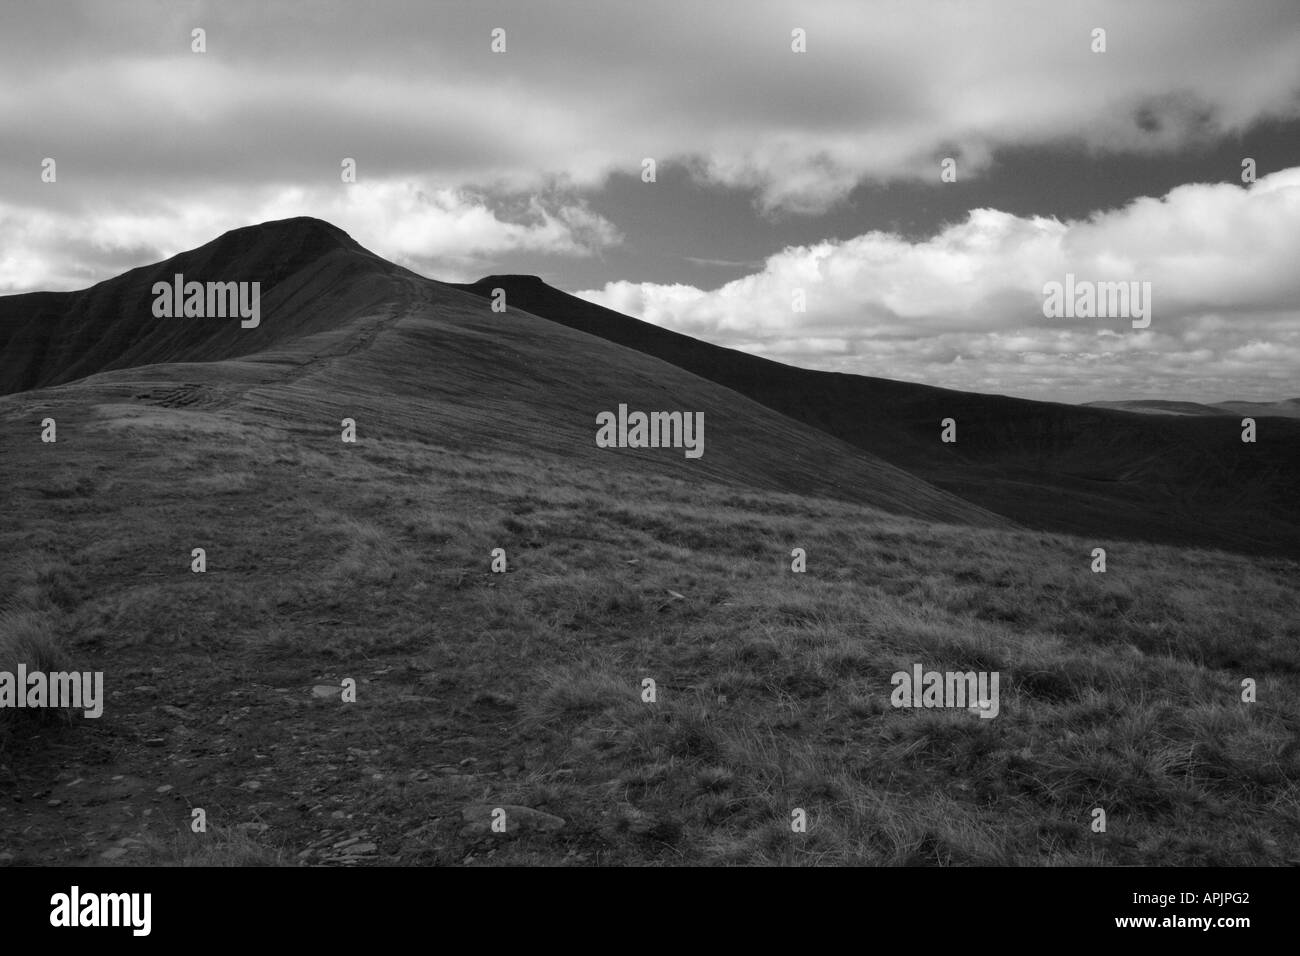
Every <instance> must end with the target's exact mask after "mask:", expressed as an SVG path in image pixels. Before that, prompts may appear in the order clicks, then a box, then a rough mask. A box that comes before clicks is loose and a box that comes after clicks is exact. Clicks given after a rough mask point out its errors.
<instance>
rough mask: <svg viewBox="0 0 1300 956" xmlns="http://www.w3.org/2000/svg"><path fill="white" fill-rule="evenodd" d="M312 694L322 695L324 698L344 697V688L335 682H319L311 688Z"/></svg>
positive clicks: (314, 695)
mask: <svg viewBox="0 0 1300 956" xmlns="http://www.w3.org/2000/svg"><path fill="white" fill-rule="evenodd" d="M311 695H312V696H313V697H320V698H322V699H328V698H330V697H342V696H343V688H342V687H339V686H336V685H334V684H317V685H316V686H315V687H313V688H312V689H311Z"/></svg>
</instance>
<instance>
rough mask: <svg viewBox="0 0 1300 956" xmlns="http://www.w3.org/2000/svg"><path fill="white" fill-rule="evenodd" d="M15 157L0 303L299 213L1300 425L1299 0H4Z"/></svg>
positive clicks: (655, 294)
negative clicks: (1111, 310)
mask: <svg viewBox="0 0 1300 956" xmlns="http://www.w3.org/2000/svg"><path fill="white" fill-rule="evenodd" d="M195 30H202V31H203V34H202V43H201V44H199V43H198V41H196V38H195V34H194V31H195ZM1098 30H1104V49H1100V48H1099V46H1100V41H1101V39H1102V38H1101V37H1100V35H1099V34H1098V33H1097V31H1098ZM494 31H504V32H503V33H495V34H494ZM200 45H201V46H202V50H199V49H197V48H196V47H198V46H200ZM494 45H495V47H496V49H494ZM0 129H2V130H3V135H0V294H11V293H18V292H26V291H33V290H38V289H56V290H68V289H78V288H84V287H86V286H89V285H92V284H93V283H95V282H98V281H101V280H103V279H106V278H109V277H111V276H113V275H116V274H119V273H121V272H123V271H125V270H127V269H129V268H133V267H135V266H138V265H142V264H145V263H148V262H153V261H157V260H159V259H162V258H166V257H168V256H170V255H174V254H175V253H177V252H180V251H183V250H185V249H189V248H193V247H195V246H198V245H201V244H203V243H205V242H207V241H209V240H211V239H212V238H214V237H216V236H217V235H219V234H220V233H222V232H224V231H226V230H228V229H232V228H236V227H239V226H245V225H249V224H251V223H256V222H263V221H266V220H271V219H281V218H286V217H289V216H297V215H311V216H316V217H318V218H321V219H325V220H328V221H330V222H333V223H334V224H336V225H338V226H339V227H341V228H343V229H345V230H346V231H347V232H349V233H350V234H351V235H352V236H353V237H354V238H355V239H356V240H357V241H358V242H360V243H361V244H362V245H364V246H366V247H367V248H369V249H372V250H373V251H375V252H377V253H379V254H380V255H383V256H385V257H386V258H389V259H391V260H393V261H396V262H399V263H401V264H402V265H405V266H408V267H410V268H412V269H414V270H415V271H417V272H420V273H422V274H424V275H428V276H431V277H434V278H439V279H445V280H449V281H472V280H474V279H477V278H479V277H480V276H483V275H486V274H490V273H502V272H510V273H533V274H537V275H540V276H542V278H544V279H545V280H546V281H548V282H550V283H551V284H553V285H556V286H558V287H560V288H562V289H564V290H566V291H570V292H573V293H575V294H578V295H580V296H582V297H583V298H586V299H589V300H591V301H593V302H598V303H600V304H602V305H606V306H608V307H610V308H614V309H617V310H619V311H622V312H626V313H628V314H631V315H635V316H637V317H639V318H643V319H645V320H647V321H650V322H654V323H656V324H659V325H662V326H665V327H668V328H672V329H675V330H677V331H681V332H685V333H687V334H689V335H694V336H697V337H699V338H703V339H706V340H708V341H712V342H716V343H718V344H721V345H726V346H730V347H734V348H741V349H744V350H746V351H749V352H752V353H754V354H758V355H762V356H765V357H767V358H772V359H776V360H778V361H783V362H788V363H791V364H795V365H800V366H803V367H807V368H817V369H827V370H833V371H842V372H855V373H860V374H867V375H880V376H884V377H888V378H895V379H904V380H908V381H917V382H926V383H929V384H934V385H941V386H945V387H949V388H960V389H967V390H973V391H982V392H998V393H1002V394H1009V395H1018V396H1023V397H1026V398H1036V399H1046V400H1054V401H1068V402H1082V401H1093V400H1105V399H1134V398H1160V399H1170V400H1192V401H1219V400H1227V399H1242V400H1261V401H1268V400H1278V399H1284V398H1291V397H1297V396H1300V268H1297V263H1300V3H1297V2H1296V0H1252V2H1249V3H1240V2H1237V3H1234V2H1226V0H1221V2H1215V3H1207V2H1203V0H1149V2H1143V3H1134V2H1132V0H1118V2H1091V0H1086V2H1075V3H1068V4H1067V3H1046V2H1041V0H1033V2H1016V0H1004V2H991V0H990V2H980V0H931V2H922V0H907V2H869V0H847V2H834V0H828V2H813V3H808V2H802V3H778V2H769V0H747V2H743V3H741V2H732V0H719V2H710V3H699V2H678V0H655V2H654V3H634V2H620V3H609V2H603V3H602V2H597V0H593V2H584V3H573V2H570V3H564V2H555V3H541V2H538V0H518V2H493V0H486V2H484V0H478V2H463V3H462V2H456V3H453V2H442V3H438V2H434V3H430V2H428V0H424V2H418V0H412V2H385V0H376V2H373V3H367V4H357V3H353V2H338V3H298V2H294V3H289V2H275V0H271V2H243V0H223V2H220V3H202V2H183V0H182V2H142V0H122V2H115V3H112V4H107V3H97V2H84V3H77V2H61V3H46V4H21V5H20V4H6V5H5V6H4V7H3V8H0ZM348 159H350V160H353V161H355V169H356V176H355V181H354V182H345V181H344V176H343V175H342V172H341V171H342V168H343V163H344V160H348ZM47 160H53V161H54V166H53V177H52V178H53V181H47V180H49V179H50V178H51V177H50V174H49V163H48V162H47ZM646 160H653V161H654V175H653V177H652V181H647V180H648V179H651V177H649V175H648V173H647V172H646ZM945 160H951V161H952V162H951V164H949V170H950V171H949V175H947V176H944V175H942V174H943V170H944V161H945ZM1247 160H1250V161H1251V163H1250V166H1251V170H1250V171H1247V170H1246V169H1245V168H1244V167H1243V163H1244V162H1246V161H1247ZM1252 172H1253V175H1251V174H1250V173H1252ZM1067 274H1071V275H1074V276H1075V277H1076V279H1078V280H1082V281H1085V282H1098V283H1101V282H1105V283H1112V282H1124V283H1138V287H1142V284H1143V283H1150V286H1149V289H1150V307H1151V316H1150V323H1149V325H1147V326H1146V327H1145V328H1136V327H1134V325H1133V322H1132V321H1131V320H1130V318H1129V317H1128V316H1113V315H1112V316H1102V317H1088V316H1083V317H1056V316H1048V315H1045V314H1044V309H1043V304H1044V298H1045V296H1044V288H1045V286H1046V285H1047V284H1048V283H1051V282H1064V280H1065V277H1066V275H1067Z"/></svg>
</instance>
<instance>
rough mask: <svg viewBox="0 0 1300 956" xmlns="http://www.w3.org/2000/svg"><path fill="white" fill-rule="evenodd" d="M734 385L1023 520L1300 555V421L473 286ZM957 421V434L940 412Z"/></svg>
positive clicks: (516, 283) (530, 289)
mask: <svg viewBox="0 0 1300 956" xmlns="http://www.w3.org/2000/svg"><path fill="white" fill-rule="evenodd" d="M459 288H463V289H465V290H466V291H468V292H472V293H474V294H476V295H480V296H490V295H491V294H492V290H493V289H496V288H501V289H504V290H505V292H506V300H507V302H508V303H509V304H510V305H511V306H512V307H514V308H518V309H523V310H525V311H527V312H530V313H532V314H534V315H538V316H542V317H544V318H547V319H550V320H551V321H553V322H558V323H562V324H564V325H567V326H569V327H570V328H573V329H577V330H580V331H582V332H586V333H589V334H591V335H598V336H601V337H602V338H605V339H607V340H609V341H611V342H616V343H618V344H619V345H623V346H626V347H628V348H632V349H636V350H638V351H640V352H643V353H645V354H647V355H653V356H655V357H656V358H659V359H662V360H664V361H666V362H670V363H672V364H673V365H676V366H677V367H679V368H682V369H685V370H686V371H689V372H692V373H694V374H696V375H699V376H702V377H704V378H708V379H710V380H711V381H714V382H717V383H718V384H720V385H722V386H724V387H726V388H729V389H733V390H735V391H736V392H738V393H740V394H742V395H745V396H747V397H749V398H751V399H753V400H754V401H756V402H759V403H761V404H763V405H765V406H767V407H768V408H771V409H773V410H774V411H778V412H780V413H781V414H783V415H787V416H789V417H790V418H793V419H795V420H796V421H800V422H803V423H805V424H807V425H810V426H812V427H813V428H816V429H818V430H820V431H822V432H825V433H826V434H828V435H832V436H834V437H836V438H838V439H840V440H842V441H845V442H848V443H849V444H851V445H853V446H855V447H857V448H859V449H862V450H863V451H865V452H869V453H870V454H873V455H876V456H879V457H880V458H882V459H884V460H886V461H888V462H891V463H892V464H894V465H896V466H898V467H900V468H903V469H905V470H907V471H910V472H912V473H913V474H916V475H917V476H918V477H920V478H922V479H924V480H925V481H926V482H928V483H930V484H932V485H935V486H937V487H939V488H943V489H945V490H947V491H950V492H952V493H953V494H956V495H959V496H961V497H963V498H965V499H966V500H968V501H971V502H974V503H975V504H977V505H979V506H980V507H982V508H986V509H988V510H989V511H992V512H995V513H997V514H1001V515H1004V516H1006V517H1008V518H1011V519H1012V520H1014V521H1016V522H1018V523H1019V524H1022V525H1025V526H1027V527H1032V528H1040V529H1044V530H1051V531H1060V532H1068V533H1074V534H1081V535H1086V536H1089V537H1092V538H1095V539H1096V540H1097V541H1098V543H1099V544H1100V543H1104V542H1106V541H1112V540H1124V539H1142V540H1151V541H1157V542H1162V543H1167V544H1177V545H1202V546H1215V547H1223V548H1229V549H1235V550H1241V551H1248V552H1249V551H1260V552H1267V553H1284V554H1292V555H1294V554H1298V553H1300V494H1297V492H1300V481H1298V480H1297V475H1300V421H1293V420H1271V421H1269V422H1268V423H1267V425H1266V426H1264V427H1261V429H1260V434H1259V437H1258V440H1257V442H1256V443H1255V444H1245V443H1242V441H1241V433H1240V427H1239V424H1238V423H1237V422H1235V421H1232V420H1229V419H1226V418H1223V419H1220V418H1211V417H1201V416H1195V417H1184V416H1172V415H1168V416H1160V417H1158V418H1157V417H1155V416H1151V415H1143V414H1137V413H1133V412H1127V411H1119V410H1114V409H1107V408H1092V407H1087V406H1082V407H1081V406H1073V405H1065V404H1057V403H1053V402H1035V401H1029V400H1026V399H1018V398H1008V397H1005V396H1001V395H983V394H976V393H969V392H959V391H954V390H951V389H943V388H935V387H931V386H926V385H915V384H911V383H906V382H895V381H890V380H888V379H882V378H872V377H868V376H859V375H847V374H842V373H833V372H818V371H811V370H807V369H801V368H795V367H793V366H789V365H783V364H781V363H779V362H773V361H770V360H768V359H763V358H758V357H756V356H752V355H748V354H745V353H743V352H738V351H736V350H734V349H727V348H723V347H721V346H717V345H711V344H709V343H706V342H701V341H698V340H696V339H693V338H690V337H689V336H686V335H681V334H679V333H676V332H672V331H670V330H668V329H663V328H659V327H658V326H655V325H652V324H650V323H647V322H642V321H640V320H637V319H634V318H631V317H629V316H625V315H622V314H620V313H617V312H614V311H611V310H609V309H606V308H603V307H601V306H598V305H595V304H593V303H591V302H587V301H585V300H583V299H579V298H577V297H576V296H572V295H568V294H566V293H564V292H562V291H560V290H558V289H554V288H552V287H550V286H548V285H546V284H545V283H544V282H542V281H541V280H540V279H538V278H537V277H535V276H518V275H494V276H488V277H486V278H484V279H481V280H479V281H478V282H475V283H472V284H468V285H462V286H459ZM945 418H954V419H956V421H957V427H958V433H957V439H958V440H957V442H956V443H955V444H944V443H942V442H941V441H940V422H941V421H942V420H943V419H945Z"/></svg>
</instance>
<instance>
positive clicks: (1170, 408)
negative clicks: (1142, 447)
mask: <svg viewBox="0 0 1300 956" xmlns="http://www.w3.org/2000/svg"><path fill="white" fill-rule="evenodd" d="M1088 407H1089V408H1113V409H1118V410H1120V411H1126V412H1141V413H1144V414H1148V415H1236V416H1243V415H1248V416H1251V417H1254V418H1300V398H1288V399H1285V400H1283V401H1280V402H1215V403H1214V404H1211V405H1201V404H1198V403H1197V402H1162V401H1158V400H1155V399H1134V400H1132V401H1126V402H1088Z"/></svg>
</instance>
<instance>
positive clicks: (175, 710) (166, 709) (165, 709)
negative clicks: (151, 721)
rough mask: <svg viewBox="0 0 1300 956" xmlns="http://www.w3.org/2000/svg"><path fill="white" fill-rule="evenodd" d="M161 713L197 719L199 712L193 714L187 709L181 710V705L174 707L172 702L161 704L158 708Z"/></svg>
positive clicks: (180, 717)
mask: <svg viewBox="0 0 1300 956" xmlns="http://www.w3.org/2000/svg"><path fill="white" fill-rule="evenodd" d="M157 710H158V712H159V713H163V714H166V715H167V716H168V717H175V718H176V719H177V720H197V719H198V715H197V714H191V713H190V712H189V711H187V710H181V708H179V707H173V706H172V705H171V704H159V705H158V708H157Z"/></svg>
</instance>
